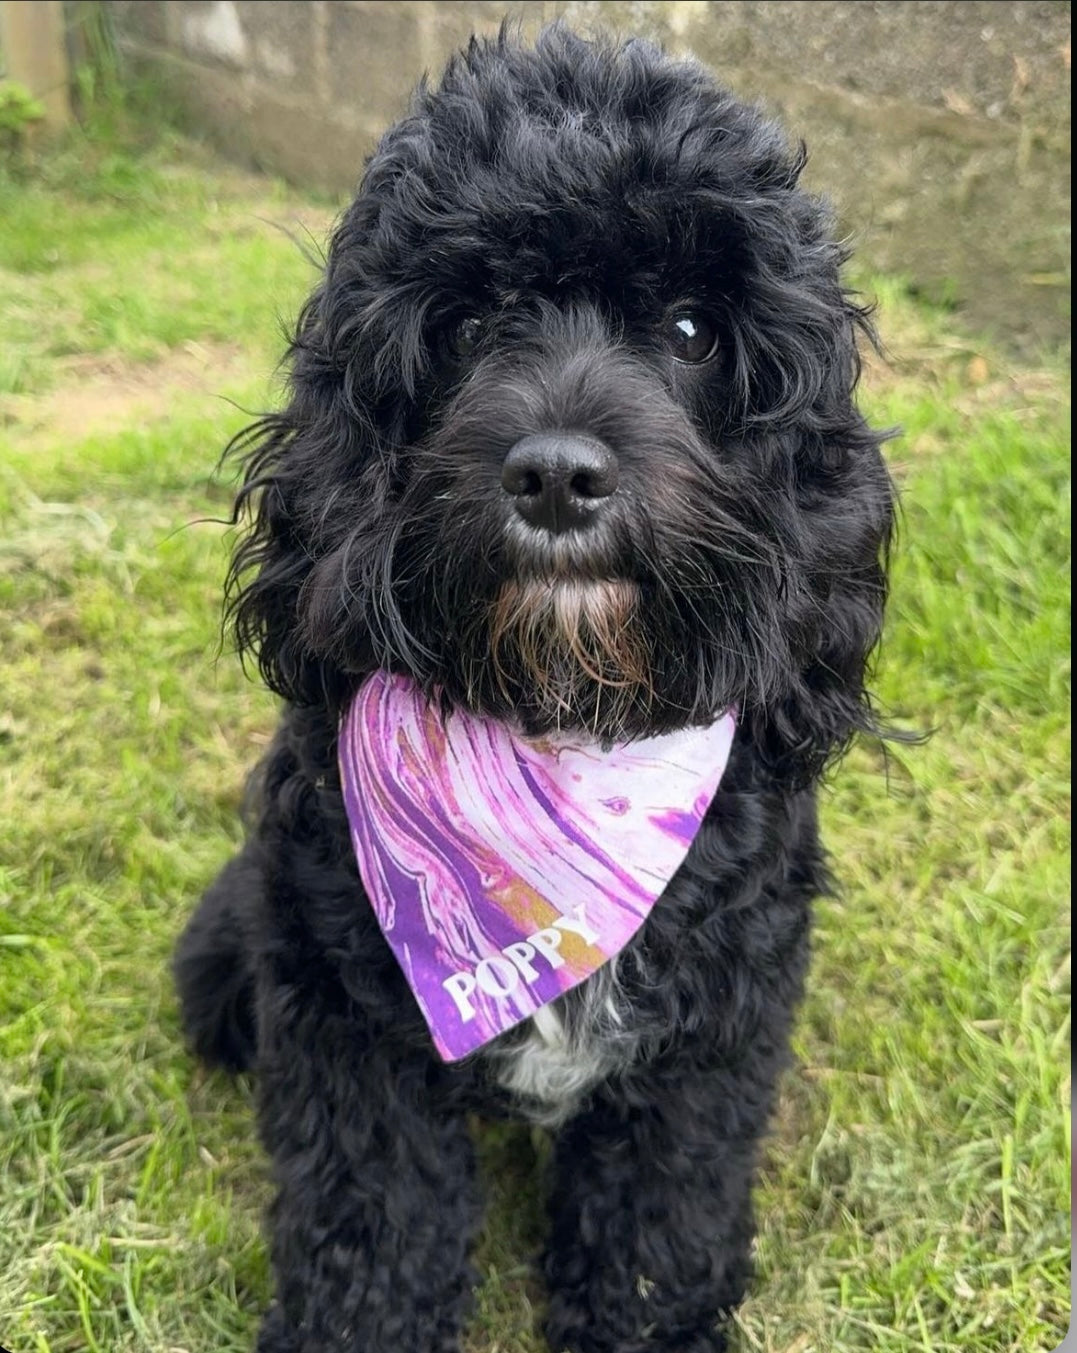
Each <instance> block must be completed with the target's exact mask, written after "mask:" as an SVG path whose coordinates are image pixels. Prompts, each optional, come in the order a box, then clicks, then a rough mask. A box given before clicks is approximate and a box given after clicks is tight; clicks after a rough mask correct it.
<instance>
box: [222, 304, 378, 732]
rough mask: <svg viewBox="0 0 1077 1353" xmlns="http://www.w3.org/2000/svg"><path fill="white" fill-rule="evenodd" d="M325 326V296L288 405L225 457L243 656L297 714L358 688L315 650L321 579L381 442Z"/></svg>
mask: <svg viewBox="0 0 1077 1353" xmlns="http://www.w3.org/2000/svg"><path fill="white" fill-rule="evenodd" d="M327 318H328V317H327V315H326V307H325V298H324V288H322V289H319V290H318V291H316V292H315V293H314V294H313V295H312V296H311V297H310V299H309V300H308V301H307V303H306V305H305V306H304V308H303V311H302V314H301V316H300V319H299V323H298V326H297V331H296V336H295V338H294V339H293V341H292V343H291V345H290V348H289V355H288V363H289V365H290V368H291V373H290V377H289V382H288V384H289V391H290V399H289V402H288V404H287V406H286V407H285V408H284V409H283V410H281V411H280V412H278V413H271V414H267V415H266V416H265V417H263V418H260V419H259V420H258V421H257V422H255V423H253V424H251V426H249V427H248V428H246V429H245V430H244V431H243V432H241V433H240V434H239V435H238V436H237V437H236V438H234V439H233V441H232V443H231V444H230V446H229V448H228V451H227V452H226V453H225V454H226V455H228V454H230V453H233V452H234V453H238V454H239V455H240V456H241V457H242V458H243V463H244V472H243V483H242V486H241V488H240V490H239V493H238V494H237V497H236V501H235V506H234V510H233V518H232V520H233V523H240V522H243V523H245V533H244V535H243V536H242V538H241V539H240V541H239V544H238V545H237V547H236V549H235V551H234V553H233V556H232V561H231V566H230V568H229V571H228V577H227V582H226V588H225V592H226V620H227V621H230V623H231V625H232V628H233V631H234V634H235V638H236V644H237V647H238V649H239V651H240V653H241V654H242V655H243V656H244V657H246V656H247V655H251V656H253V657H254V658H255V659H256V660H257V664H258V669H259V671H260V673H261V675H262V677H263V679H264V680H265V682H266V684H267V685H268V686H269V688H270V689H271V690H273V691H276V692H277V694H278V695H281V696H283V697H284V698H285V699H286V700H289V701H292V702H293V703H296V704H303V705H309V704H317V703H325V704H327V705H329V706H330V707H331V708H332V707H336V706H337V705H338V704H339V702H340V701H341V699H343V698H344V695H345V694H346V689H347V687H348V686H349V684H353V681H352V679H350V678H349V677H348V676H347V675H346V674H345V673H344V672H343V671H341V670H340V668H339V667H338V666H337V665H336V664H335V663H334V662H333V660H332V658H331V656H330V655H328V654H327V653H326V652H325V651H324V650H323V649H322V648H320V646H319V645H318V643H317V642H316V636H315V634H314V632H313V630H312V626H311V624H310V603H311V595H312V587H311V583H312V575H313V574H314V573H315V570H316V569H317V567H318V564H319V561H320V560H322V559H324V558H325V556H326V555H328V554H330V553H331V552H332V551H333V550H334V549H336V548H338V547H339V541H337V540H335V539H334V534H333V533H334V531H339V530H340V523H341V522H342V521H346V522H348V523H349V524H354V521H355V517H354V515H350V514H349V512H348V501H349V500H352V499H354V496H355V494H356V493H357V485H358V481H359V480H360V479H361V477H362V471H363V468H364V467H366V466H369V465H371V464H372V463H373V462H374V461H375V460H376V459H377V457H376V452H377V450H378V439H377V437H376V434H375V431H374V425H373V422H372V420H371V419H370V418H369V417H368V416H366V415H365V413H364V411H363V409H362V408H361V406H360V402H359V400H360V397H359V396H358V394H357V391H356V382H355V380H354V379H353V371H354V367H353V366H352V364H351V363H344V362H340V361H338V360H336V355H335V352H334V345H333V344H332V343H331V341H330V338H329V336H328V333H327V331H328V324H327ZM334 500H337V501H334ZM339 500H343V501H339ZM330 503H333V504H334V510H333V511H328V510H327V507H328V505H329V504H330Z"/></svg>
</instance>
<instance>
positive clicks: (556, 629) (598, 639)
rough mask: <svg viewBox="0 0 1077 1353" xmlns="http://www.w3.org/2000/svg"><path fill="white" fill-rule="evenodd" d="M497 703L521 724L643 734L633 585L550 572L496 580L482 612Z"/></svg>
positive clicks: (643, 689) (646, 704) (649, 677)
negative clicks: (542, 575) (492, 595)
mask: <svg viewBox="0 0 1077 1353" xmlns="http://www.w3.org/2000/svg"><path fill="white" fill-rule="evenodd" d="M487 644H488V652H489V662H490V667H491V670H492V673H493V679H494V686H495V688H496V692H497V695H498V697H499V701H498V703H499V704H500V703H501V702H504V705H505V707H507V708H508V709H509V710H511V711H513V712H515V713H516V715H517V716H518V718H519V720H520V722H521V723H522V724H523V725H524V726H525V727H526V728H527V729H529V730H530V731H535V732H550V731H562V732H570V731H586V732H587V733H588V734H590V735H591V736H593V737H595V738H599V739H601V740H603V741H616V740H618V739H623V738H626V737H630V736H639V735H640V734H641V733H643V732H645V731H646V729H647V725H648V722H649V712H650V710H651V709H652V708H653V705H654V702H655V699H656V693H655V688H654V679H653V664H652V655H651V648H650V644H649V641H648V638H647V635H646V633H645V630H644V627H643V623H642V617H641V613H640V595H639V588H638V586H637V585H636V584H635V583H634V582H631V581H629V580H627V579H616V578H601V579H594V578H582V577H566V576H563V575H561V576H551V577H546V578H523V579H514V580H511V581H508V582H505V583H503V584H502V586H501V587H500V589H499V590H498V592H497V594H496V596H495V598H494V600H493V602H492V604H491V606H490V608H489V613H488V616H487Z"/></svg>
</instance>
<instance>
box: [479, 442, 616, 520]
mask: <svg viewBox="0 0 1077 1353" xmlns="http://www.w3.org/2000/svg"><path fill="white" fill-rule="evenodd" d="M619 478H620V473H619V469H618V465H617V457H616V456H615V455H614V453H613V452H612V451H611V450H610V448H609V447H608V446H606V445H605V444H604V443H603V442H601V441H599V440H598V439H597V438H594V437H585V436H581V435H580V434H579V433H576V432H537V433H531V434H529V435H528V436H526V437H521V438H520V440H519V441H518V442H516V444H515V445H514V446H513V447H512V449H511V450H510V451H509V453H508V455H507V456H506V457H505V459H504V462H503V463H502V466H501V486H502V488H503V489H504V490H505V492H506V493H507V494H509V495H510V496H511V498H512V500H513V503H514V505H515V508H516V511H517V513H519V515H520V516H521V517H522V518H523V520H524V521H526V522H527V523H528V525H530V526H533V527H535V528H536V529H538V530H543V531H548V532H550V533H551V534H552V535H560V534H561V533H562V532H564V531H577V530H581V529H583V528H586V527H588V526H591V525H592V524H594V523H595V522H596V521H597V520H598V518H599V517H600V516H601V514H602V511H603V509H604V507H605V506H606V504H607V503H608V501H609V499H610V498H611V497H612V496H613V495H614V493H616V491H617V484H618V480H619Z"/></svg>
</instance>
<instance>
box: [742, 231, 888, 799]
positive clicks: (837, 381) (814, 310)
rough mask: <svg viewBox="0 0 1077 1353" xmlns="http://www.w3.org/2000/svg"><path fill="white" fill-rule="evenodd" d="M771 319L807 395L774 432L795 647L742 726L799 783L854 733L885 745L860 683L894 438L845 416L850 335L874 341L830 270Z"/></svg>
mask: <svg viewBox="0 0 1077 1353" xmlns="http://www.w3.org/2000/svg"><path fill="white" fill-rule="evenodd" d="M836 256H837V257H839V258H840V255H836ZM801 294H802V295H803V293H801ZM780 313H783V314H784V317H785V320H786V322H787V323H788V322H793V323H796V321H797V320H798V318H799V320H800V325H799V331H798V333H797V342H796V344H794V345H793V349H792V350H793V352H794V353H795V354H796V356H797V360H796V361H794V362H793V363H791V370H790V369H789V368H787V373H786V375H785V380H786V381H790V380H792V381H795V382H796V383H797V384H798V386H799V391H798V393H799V394H801V396H802V397H803V395H804V394H807V395H808V396H809V398H807V399H802V402H800V406H799V408H796V409H795V410H791V413H792V416H791V418H789V419H788V421H785V420H783V421H785V427H784V428H783V430H782V431H781V433H780V434H779V435H780V436H781V437H782V439H783V440H785V441H786V442H787V445H788V448H789V450H790V452H791V456H790V457H789V458H788V459H787V461H786V464H787V465H788V466H789V468H790V478H789V481H788V485H787V499H788V502H789V505H790V509H791V510H790V512H789V515H788V517H787V518H786V527H787V530H786V536H787V539H786V540H785V541H784V542H783V544H784V546H785V549H786V550H787V553H788V557H789V558H790V559H791V561H792V567H791V576H792V577H795V579H796V583H795V584H794V585H792V586H790V588H789V594H788V595H787V596H786V598H785V604H786V607H787V613H788V615H789V618H790V621H791V625H790V630H791V632H793V633H795V634H797V635H798V642H797V644H796V646H795V650H796V651H795V654H794V663H793V670H792V671H791V672H790V673H789V674H788V679H787V681H786V683H785V685H784V693H783V695H782V696H781V697H780V698H779V699H777V700H775V701H773V702H772V703H768V704H767V706H766V707H765V708H763V709H760V710H756V711H753V712H752V713H751V714H750V717H749V720H748V722H749V724H750V731H751V734H752V736H753V738H754V740H755V742H756V745H757V748H758V750H759V752H760V755H761V756H762V758H763V759H764V761H765V762H766V763H767V764H769V765H771V766H772V767H774V769H775V770H776V771H778V773H780V774H781V775H782V776H783V778H788V779H790V780H792V781H793V782H794V783H800V784H805V783H809V782H810V781H811V780H813V779H815V778H816V777H817V776H818V775H819V774H821V773H822V771H823V770H824V769H825V767H826V765H827V764H828V763H829V762H831V761H832V760H834V759H835V758H836V757H838V756H839V755H840V754H841V753H842V752H843V751H844V750H845V749H846V748H847V746H848V744H849V742H850V741H851V739H852V738H853V737H854V735H855V734H857V733H869V734H874V735H876V736H893V734H892V732H891V731H890V730H888V729H886V728H885V727H884V726H883V725H882V723H881V722H880V721H879V719H878V717H877V715H876V713H875V711H874V709H873V706H872V701H871V696H870V692H869V690H868V681H869V678H870V671H871V662H872V657H873V655H874V652H875V650H876V647H877V645H878V642H879V639H880V636H881V634H882V627H883V613H884V609H885V606H886V600H887V592H888V587H887V565H888V559H889V550H890V543H891V538H892V535H893V531H894V523H895V510H896V498H895V493H894V486H893V483H892V481H891V478H890V474H889V472H888V470H887V468H886V465H885V463H884V461H883V458H882V455H881V452H880V448H881V446H882V444H883V442H884V441H886V440H887V438H889V437H891V436H893V435H894V433H893V432H892V431H879V430H876V429H873V428H871V427H870V426H869V425H868V423H867V422H866V421H865V419H864V418H863V417H862V416H861V414H860V413H859V411H858V409H857V407H856V400H855V395H856V386H857V382H858V380H859V375H860V359H859V355H858V352H857V346H856V337H857V334H858V332H860V333H863V334H864V335H865V336H866V337H867V339H868V340H869V341H870V342H872V343H874V342H875V335H874V332H873V330H872V327H871V324H870V322H869V317H868V312H867V311H866V310H865V309H862V308H861V307H859V306H857V305H856V304H854V303H853V301H852V300H851V299H850V298H849V297H847V296H846V295H845V294H844V293H843V292H842V290H841V288H840V286H839V285H838V283H837V279H836V270H835V273H834V274H831V277H830V278H829V279H827V280H826V281H825V282H824V284H823V285H821V286H819V287H818V289H817V290H816V292H815V295H814V296H813V297H811V300H810V305H807V306H804V307H802V309H801V310H800V312H799V314H798V310H797V306H796V304H794V303H793V299H792V297H791V296H789V295H787V296H786V299H785V305H784V307H783V310H782V312H780Z"/></svg>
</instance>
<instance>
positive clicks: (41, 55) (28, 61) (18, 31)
mask: <svg viewBox="0 0 1077 1353" xmlns="http://www.w3.org/2000/svg"><path fill="white" fill-rule="evenodd" d="M0 62H2V66H3V70H2V73H3V75H5V76H7V78H8V79H10V80H15V81H17V82H18V83H19V84H21V85H25V86H26V88H27V89H28V90H29V91H30V93H31V94H32V95H33V96H34V98H35V99H39V100H40V101H41V103H42V104H44V106H45V125H46V127H48V128H49V129H50V130H58V129H59V128H60V127H66V126H67V124H68V123H69V122H70V121H71V91H70V71H69V70H68V63H67V46H66V43H65V39H64V7H63V3H62V0H0Z"/></svg>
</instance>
